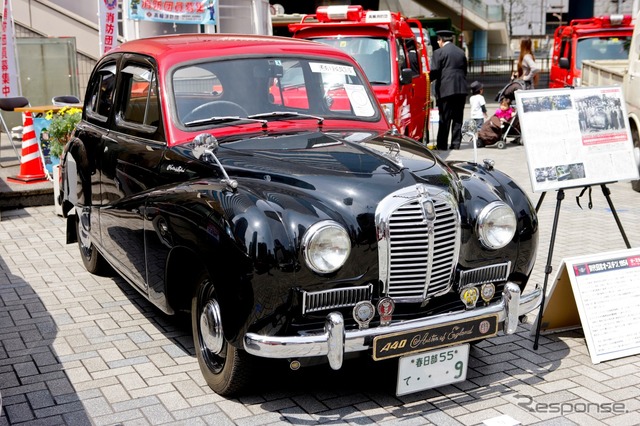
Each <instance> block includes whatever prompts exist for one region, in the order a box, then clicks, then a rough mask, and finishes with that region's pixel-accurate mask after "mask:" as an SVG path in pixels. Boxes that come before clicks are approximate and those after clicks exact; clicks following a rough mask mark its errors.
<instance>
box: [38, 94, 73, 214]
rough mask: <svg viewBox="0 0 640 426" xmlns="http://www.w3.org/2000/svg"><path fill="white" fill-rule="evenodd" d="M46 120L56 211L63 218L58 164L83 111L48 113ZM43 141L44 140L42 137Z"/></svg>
mask: <svg viewBox="0 0 640 426" xmlns="http://www.w3.org/2000/svg"><path fill="white" fill-rule="evenodd" d="M45 118H46V119H47V120H48V121H49V123H48V125H47V126H48V127H47V129H46V130H45V131H43V134H45V133H46V142H47V145H48V147H49V156H50V157H51V164H52V171H53V196H54V204H55V211H56V214H58V215H60V216H62V208H61V206H60V203H59V200H58V196H59V193H60V187H59V173H60V170H59V166H58V164H59V163H60V156H62V151H63V150H64V146H65V145H66V144H67V142H69V140H70V139H71V136H73V131H74V130H75V128H76V125H77V124H78V123H79V122H80V119H81V118H82V110H81V109H80V108H73V107H64V108H62V109H61V110H59V111H58V112H55V113H54V112H53V111H48V112H47V113H46V114H45ZM41 139H43V138H42V137H41ZM45 162H46V160H45Z"/></svg>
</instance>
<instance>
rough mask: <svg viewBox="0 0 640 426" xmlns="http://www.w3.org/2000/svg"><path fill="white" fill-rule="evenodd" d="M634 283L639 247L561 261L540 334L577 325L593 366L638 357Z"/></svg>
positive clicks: (639, 316) (639, 290) (639, 321)
mask: <svg viewBox="0 0 640 426" xmlns="http://www.w3.org/2000/svg"><path fill="white" fill-rule="evenodd" d="M638 283H640V248H634V249H629V250H621V251H614V252H608V253H600V254H596V255H589V256H580V257H573V258H569V259H563V261H562V265H561V267H560V268H559V270H558V274H557V276H556V279H555V281H554V283H553V285H552V286H551V287H550V289H549V292H548V294H547V297H546V298H545V306H544V308H543V310H542V319H541V321H540V323H541V329H542V330H544V331H545V332H547V333H549V332H554V331H562V330H567V329H571V328H577V327H580V326H582V329H583V330H584V335H585V339H586V341H587V347H588V348H589V354H590V356H591V361H592V362H593V363H594V364H597V363H599V362H602V361H607V360H611V359H616V358H622V357H625V356H630V355H636V354H639V353H640V310H639V309H638V306H640V286H639V285H638ZM569 284H570V286H569ZM576 311H577V313H578V315H576Z"/></svg>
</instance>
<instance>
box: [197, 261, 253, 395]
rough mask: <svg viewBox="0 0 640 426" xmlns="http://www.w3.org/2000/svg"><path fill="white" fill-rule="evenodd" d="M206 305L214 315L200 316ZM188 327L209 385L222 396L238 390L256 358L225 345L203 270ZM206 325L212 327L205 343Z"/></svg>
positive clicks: (217, 313)
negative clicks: (191, 332) (207, 341)
mask: <svg viewBox="0 0 640 426" xmlns="http://www.w3.org/2000/svg"><path fill="white" fill-rule="evenodd" d="M205 308H206V311H207V312H208V313H209V314H213V315H203V311H205ZM191 327H192V330H193V343H194V346H195V350H196V356H197V358H198V364H199V365H200V371H201V372H202V375H203V376H204V379H205V381H206V382H207V384H208V385H209V387H210V388H211V389H212V390H213V391H214V392H215V393H217V394H218V395H222V396H231V395H236V394H238V393H240V392H241V391H242V390H243V389H244V388H245V387H246V386H247V384H248V383H249V379H250V377H251V375H252V374H253V372H254V368H255V359H253V358H252V357H251V355H249V354H247V353H246V352H245V351H244V350H242V349H238V348H236V347H234V346H232V345H230V344H228V343H227V341H226V339H225V338H224V333H223V331H222V324H221V321H220V309H219V305H218V302H217V300H216V298H215V291H214V286H213V283H212V282H211V280H210V278H209V276H208V275H207V274H206V273H203V274H201V275H200V276H199V277H198V279H197V285H196V291H195V294H194V296H193V298H192V300H191ZM205 328H208V329H209V330H212V329H213V333H207V336H209V340H210V341H209V344H208V346H207V343H205V334H204V329H205ZM214 335H215V336H214Z"/></svg>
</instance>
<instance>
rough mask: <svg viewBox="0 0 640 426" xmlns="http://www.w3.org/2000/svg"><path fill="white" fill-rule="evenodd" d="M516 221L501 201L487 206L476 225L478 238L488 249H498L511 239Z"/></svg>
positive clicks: (511, 211)
mask: <svg viewBox="0 0 640 426" xmlns="http://www.w3.org/2000/svg"><path fill="white" fill-rule="evenodd" d="M516 227H517V220H516V215H515V213H514V212H513V209H512V208H511V207H509V206H508V205H506V204H505V203H504V202H502V201H493V202H491V203H489V204H487V205H486V206H485V207H484V208H483V209H482V211H480V214H479V215H478V221H477V223H476V231H477V233H478V238H480V242H481V243H482V245H483V246H485V247H486V248H488V249H492V250H497V249H500V248H502V247H504V246H506V245H507V244H509V242H510V241H511V240H512V239H513V236H514V235H515V233H516Z"/></svg>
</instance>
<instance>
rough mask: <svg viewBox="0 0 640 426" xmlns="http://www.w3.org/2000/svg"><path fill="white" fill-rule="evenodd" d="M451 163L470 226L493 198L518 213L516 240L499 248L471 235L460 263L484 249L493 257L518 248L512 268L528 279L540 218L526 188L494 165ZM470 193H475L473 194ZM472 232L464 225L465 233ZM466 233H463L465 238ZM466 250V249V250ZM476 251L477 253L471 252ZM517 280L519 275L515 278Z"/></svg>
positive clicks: (531, 267)
mask: <svg viewBox="0 0 640 426" xmlns="http://www.w3.org/2000/svg"><path fill="white" fill-rule="evenodd" d="M449 166H450V167H451V168H452V170H454V171H455V172H456V174H457V175H458V176H459V177H460V182H461V185H462V191H463V195H462V197H461V201H462V203H461V205H462V208H463V210H465V211H466V215H467V227H474V226H475V225H476V223H477V218H478V214H479V213H480V211H481V210H482V208H483V207H484V206H485V205H486V204H487V203H488V202H491V201H495V200H501V201H504V202H505V203H506V204H507V205H509V206H510V207H511V208H512V209H513V212H514V213H515V215H516V220H517V229H516V234H515V236H514V239H513V241H512V242H511V243H510V244H508V245H507V246H506V247H505V248H503V249H500V250H488V249H486V248H482V247H481V246H480V243H479V242H478V241H476V240H475V239H469V241H470V243H469V244H464V245H463V250H462V251H461V259H460V260H461V263H463V262H464V259H465V258H466V257H467V256H468V258H474V256H479V255H480V254H481V253H484V256H485V257H489V258H493V259H494V260H495V259H497V258H499V257H500V256H501V255H503V254H504V255H505V256H506V253H507V252H508V251H510V250H514V251H517V252H518V256H516V259H517V260H516V261H515V262H514V264H512V272H513V273H516V274H518V277H522V278H521V279H524V280H525V281H524V283H526V279H525V278H524V277H526V276H528V275H529V274H530V272H531V270H532V269H533V265H534V262H535V256H534V255H533V254H534V253H535V252H536V250H537V246H538V218H537V214H536V212H535V208H534V206H533V205H532V204H531V202H530V200H529V198H528V197H527V196H526V193H525V192H524V190H523V189H522V188H521V187H520V186H519V185H518V184H517V183H516V182H515V181H514V180H513V179H511V178H510V177H509V176H508V175H506V174H504V173H503V172H501V171H499V170H496V169H493V168H492V167H488V166H484V165H479V164H476V163H470V162H450V163H449ZM467 194H474V196H473V197H469V196H467ZM465 232H469V230H466V231H465V229H464V228H463V234H464V233H465ZM464 239H465V237H464V235H463V241H464ZM465 252H466V253H465ZM472 252H475V253H472ZM513 279H514V280H516V281H518V278H515V277H514V278H513Z"/></svg>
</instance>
